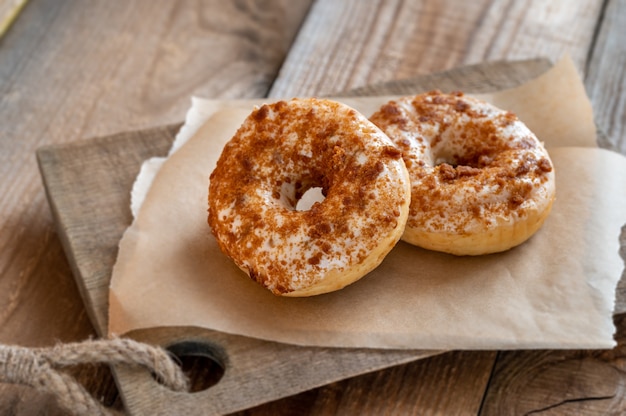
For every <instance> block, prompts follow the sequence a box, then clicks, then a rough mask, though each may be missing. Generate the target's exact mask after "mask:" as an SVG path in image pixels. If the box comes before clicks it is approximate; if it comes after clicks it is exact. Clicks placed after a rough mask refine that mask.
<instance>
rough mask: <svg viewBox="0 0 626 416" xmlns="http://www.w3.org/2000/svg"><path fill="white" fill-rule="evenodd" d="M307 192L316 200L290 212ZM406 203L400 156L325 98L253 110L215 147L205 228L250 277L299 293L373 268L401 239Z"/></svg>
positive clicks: (367, 125) (357, 118)
mask: <svg viewBox="0 0 626 416" xmlns="http://www.w3.org/2000/svg"><path fill="white" fill-rule="evenodd" d="M312 187H321V188H322V190H323V194H324V195H325V199H324V201H322V202H318V203H315V204H314V205H313V206H312V207H311V208H310V209H309V210H306V211H296V210H295V207H296V203H297V201H298V200H299V199H300V198H301V197H302V195H303V194H304V193H305V192H306V191H307V190H308V189H309V188H312ZM409 201H410V189H409V180H408V173H407V172H406V168H405V167H404V163H403V162H402V158H401V154H400V152H399V151H398V150H397V149H396V148H395V147H394V146H393V144H392V143H391V142H390V141H389V139H388V138H387V137H386V136H385V135H384V134H383V133H382V132H381V131H380V130H379V129H378V128H377V127H376V126H374V125H373V124H372V123H370V122H369V121H368V120H367V119H366V118H365V117H364V116H362V115H360V114H359V113H357V112H356V111H355V110H353V109H351V108H349V107H347V106H345V105H342V104H339V103H336V102H332V101H328V100H317V99H307V100H292V101H289V102H285V101H280V102H277V103H274V104H266V105H263V106H262V107H260V108H257V109H255V110H254V111H253V112H252V113H251V114H250V116H249V117H248V118H247V119H246V120H245V121H244V123H243V125H242V126H241V128H240V129H239V130H238V131H237V133H236V134H235V135H234V137H233V138H232V139H231V140H230V142H229V143H227V145H226V146H225V148H224V150H223V152H222V155H221V156H220V158H219V160H218V162H217V165H216V168H215V170H214V171H213V173H212V174H211V179H210V186H209V218H208V222H209V224H210V226H211V229H212V231H213V234H214V235H215V237H216V239H217V241H218V244H219V246H220V248H221V249H222V251H223V252H224V253H226V254H227V255H228V256H230V257H231V258H233V260H234V261H235V263H236V264H237V265H238V266H239V267H240V268H241V269H242V270H244V271H245V272H246V273H248V275H249V276H250V277H251V278H252V279H253V280H255V281H257V282H258V283H259V284H261V285H262V286H264V287H266V288H268V289H270V290H271V291H272V292H274V293H275V294H280V295H292V296H293V295H296V296H298V295H303V296H304V295H311V294H317V293H324V292H327V291H330V290H337V289H339V288H341V287H343V286H345V285H346V284H349V283H351V282H352V281H354V280H356V279H358V278H360V277H362V275H364V274H365V273H367V272H368V271H369V270H371V269H372V268H373V267H375V266H377V265H378V264H379V263H380V261H382V258H383V257H384V255H385V254H386V253H387V252H388V251H389V250H390V249H391V247H393V245H395V243H396V242H397V241H398V240H399V238H400V236H401V234H402V231H403V229H404V225H405V223H406V217H407V215H408V204H409ZM381 247H383V248H384V250H382V251H381ZM363 263H366V264H367V267H365V268H363V266H362V264H363ZM329 276H330V277H329Z"/></svg>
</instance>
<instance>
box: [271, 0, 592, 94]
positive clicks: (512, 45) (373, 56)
mask: <svg viewBox="0 0 626 416" xmlns="http://www.w3.org/2000/svg"><path fill="white" fill-rule="evenodd" d="M601 11H602V3H601V2H598V1H593V0H585V1H577V2H571V1H567V0H559V1H551V2H515V1H506V0H503V1H494V0H479V1H472V2H458V1H454V0H447V1H437V0H431V1H420V2H403V1H401V0H393V1H383V0H376V1H369V2H361V1H358V0H350V1H342V2H337V1H334V0H319V1H317V2H315V4H314V5H313V7H312V9H311V12H310V13H309V14H308V16H307V19H306V21H305V23H304V25H303V27H302V30H301V31H300V33H299V35H298V38H297V39H296V41H295V43H294V46H293V47H292V49H291V51H290V52H289V56H288V57H287V60H286V61H285V64H284V65H283V68H282V69H281V72H280V75H279V76H278V78H277V80H276V82H275V83H274V85H273V86H272V90H271V92H270V96H272V97H291V96H296V95H313V94H318V95H330V94H332V93H334V92H336V91H341V90H347V89H352V88H357V87H361V86H363V85H367V84H371V83H377V82H382V81H386V80H390V79H402V78H407V77H412V76H416V75H420V74H426V73H430V72H435V71H441V70H444V69H448V68H451V67H454V66H460V65H467V64H474V63H479V62H483V61H493V60H514V59H515V60H517V59H528V58H536V57H540V56H545V57H548V58H550V59H551V60H552V61H556V60H557V59H558V58H559V57H560V56H561V55H562V54H563V53H566V52H567V53H570V54H571V56H572V58H573V59H574V62H575V63H576V65H577V67H578V68H580V69H581V71H582V70H583V69H584V67H585V65H586V60H587V54H588V51H589V47H590V45H591V41H592V39H593V34H594V30H595V24H596V21H597V19H598V17H599V16H600V14H601Z"/></svg>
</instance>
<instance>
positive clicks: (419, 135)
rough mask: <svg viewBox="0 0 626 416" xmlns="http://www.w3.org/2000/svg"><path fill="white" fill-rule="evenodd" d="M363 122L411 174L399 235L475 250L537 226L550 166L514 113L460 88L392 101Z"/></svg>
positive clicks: (443, 247) (512, 241)
mask: <svg viewBox="0 0 626 416" xmlns="http://www.w3.org/2000/svg"><path fill="white" fill-rule="evenodd" d="M370 120H371V121H373V122H374V124H376V125H377V126H379V127H380V128H381V129H382V130H383V131H384V132H385V133H386V134H387V135H388V136H389V137H390V138H391V139H392V141H393V142H394V143H395V144H396V146H398V148H399V149H401V150H402V154H403V159H404V161H405V163H406V166H407V168H408V170H409V174H410V177H411V192H412V199H411V208H410V213H409V219H408V221H407V226H406V230H405V232H404V235H403V240H405V241H407V242H409V243H411V244H414V245H417V246H420V247H424V248H427V249H431V250H437V251H443V252H447V253H452V254H457V255H479V254H487V253H494V252H500V251H504V250H508V249H510V248H512V247H514V246H516V245H518V244H521V243H522V242H524V241H525V240H527V239H528V238H529V237H530V236H532V235H533V234H534V233H535V232H536V231H537V230H538V229H539V228H540V227H541V225H542V224H543V222H544V220H545V219H546V217H547V216H548V213H549V212H550V209H551V207H552V202H553V200H554V196H555V178H554V169H553V165H552V162H551V160H550V157H549V156H548V153H547V151H546V150H545V148H544V147H543V145H542V143H541V142H539V140H538V139H537V137H536V136H535V135H534V134H533V133H532V132H531V131H530V130H529V129H528V128H527V127H526V125H525V124H523V123H522V122H521V121H520V120H519V119H518V118H517V117H516V116H515V115H514V114H512V113H510V112H506V111H503V110H500V109H498V108H496V107H494V106H493V105H491V104H488V103H486V102H483V101H481V100H478V99H475V98H472V97H468V96H464V95H463V94H462V93H454V94H443V93H441V92H438V91H432V92H430V93H426V94H422V95H417V96H414V97H405V98H401V99H398V100H395V101H391V102H389V103H387V104H385V105H384V106H382V107H381V108H380V110H379V111H378V112H376V113H375V114H374V115H372V117H370Z"/></svg>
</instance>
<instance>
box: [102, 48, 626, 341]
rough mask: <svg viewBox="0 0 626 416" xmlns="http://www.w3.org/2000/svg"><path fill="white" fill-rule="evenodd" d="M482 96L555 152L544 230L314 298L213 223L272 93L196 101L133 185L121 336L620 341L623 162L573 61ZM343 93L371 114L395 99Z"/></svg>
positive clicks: (113, 309) (421, 260)
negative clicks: (225, 181)
mask: <svg viewBox="0 0 626 416" xmlns="http://www.w3.org/2000/svg"><path fill="white" fill-rule="evenodd" d="M480 97H481V98H483V99H486V100H487V101H490V102H492V103H493V104H495V105H497V106H499V107H501V108H505V109H508V110H511V111H513V112H515V113H517V115H518V116H519V117H520V118H521V119H522V120H523V121H525V122H526V123H527V124H528V125H529V127H530V128H531V129H532V130H534V131H535V133H536V134H537V135H538V137H539V138H540V139H541V140H542V141H544V142H545V143H546V146H547V147H548V149H549V151H550V155H551V157H552V159H553V162H554V164H555V166H556V173H557V200H556V202H555V204H554V207H553V211H552V213H551V215H550V216H549V218H548V219H547V221H546V223H545V224H544V226H543V228H542V229H541V230H540V231H539V232H538V233H537V234H536V235H535V236H534V237H532V238H531V239H530V240H529V241H528V242H526V243H525V244H523V245H521V246H519V247H517V248H514V249H512V250H510V251H508V252H505V253H500V254H494V255H487V256H480V257H454V256H451V255H447V254H441V253H435V252H430V251H427V250H422V249H419V248H416V247H413V246H410V245H408V244H405V243H399V244H398V245H397V246H396V247H395V248H394V249H393V250H392V252H391V253H390V254H389V255H388V256H387V258H386V259H385V260H384V261H383V263H382V264H381V265H380V266H379V267H378V268H377V269H376V270H374V271H373V272H371V273H370V274H368V275H367V276H365V277H364V278H363V279H361V280H360V281H358V282H356V283H354V284H352V285H350V286H348V287H347V288H345V289H343V290H340V291H338V292H333V293H330V294H325V295H320V296H316V297H311V298H281V297H276V296H274V295H272V294H271V293H270V292H269V291H267V290H265V289H263V288H261V287H260V286H258V285H257V284H256V283H254V282H252V281H251V280H250V279H249V278H247V277H246V276H245V275H244V274H243V273H242V272H241V271H240V270H239V269H238V268H237V267H236V266H235V265H234V264H233V262H232V261H231V260H230V259H228V258H226V257H225V256H224V255H223V254H222V253H221V252H220V250H219V248H218V247H217V244H216V242H215V241H214V239H213V237H212V236H211V233H210V230H209V227H208V225H207V222H206V217H207V192H208V177H209V174H210V172H211V171H212V170H213V167H214V165H215V162H216V160H217V158H218V157H219V154H220V152H221V148H222V147H223V145H224V143H225V142H226V141H227V140H228V139H230V137H231V136H232V135H233V133H234V132H235V131H236V129H237V128H238V127H239V125H240V124H241V122H242V121H243V119H244V118H245V117H246V116H247V115H248V114H249V112H250V111H251V109H252V106H253V105H254V104H259V103H261V102H263V101H262V100H252V101H249V100H248V101H216V100H202V99H193V103H192V107H191V109H190V111H189V113H188V116H187V120H186V123H185V126H184V127H183V129H182V130H181V132H180V133H179V136H178V137H177V140H176V144H175V146H174V147H173V149H172V152H171V154H170V156H169V157H168V158H167V160H165V161H163V160H154V161H151V162H149V163H147V164H146V165H145V166H144V169H142V173H141V174H140V176H139V178H138V181H137V183H136V186H135V189H134V191H133V203H132V205H133V210H134V213H135V221H134V222H133V224H132V225H131V226H130V227H129V228H128V230H127V231H126V233H125V235H124V237H123V239H122V241H121V243H120V248H119V256H118V260H117V263H116V265H115V268H114V272H113V277H112V282H111V290H110V311H109V312H110V315H109V319H110V322H109V332H110V334H118V335H121V334H124V333H126V332H129V331H131V330H134V329H141V328H151V327H160V326H180V327H183V326H198V327H204V328H209V329H213V330H218V331H223V332H227V333H232V334H240V335H245V336H250V337H256V338H262V339H267V340H274V341H279V342H285V343H293V344H300V345H310V346H331V347H371V348H411V349H518V348H520V349H521V348H523V349H528V348H610V347H612V346H613V345H615V342H614V340H613V333H614V330H615V328H614V325H613V321H612V311H613V306H614V296H615V288H616V285H617V282H618V280H619V278H620V276H621V274H622V270H623V267H624V263H623V260H622V259H621V258H620V256H619V247H620V246H619V235H620V229H621V226H622V225H623V224H624V223H625V222H626V158H624V157H623V156H621V155H619V154H616V153H612V152H609V151H606V150H601V149H598V148H597V147H596V141H595V125H594V122H593V116H592V111H591V106H590V103H589V100H588V98H587V96H586V94H585V90H584V88H583V86H582V84H581V82H580V79H579V78H578V75H577V73H576V71H575V69H574V67H573V65H572V63H571V61H570V60H569V59H567V58H566V59H563V60H562V61H561V62H559V63H558V64H557V65H555V66H554V67H553V68H552V69H551V70H550V71H549V72H547V73H546V74H544V75H542V76H541V77H539V78H537V79H536V80H533V81H531V82H529V83H527V84H525V85H523V86H521V87H518V88H515V89H512V90H506V91H502V92H498V93H494V94H489V95H481V96H480ZM341 100H342V101H343V102H345V103H347V104H349V105H352V106H353V107H355V108H356V109H358V110H359V111H361V112H362V113H363V114H365V115H370V114H371V113H373V112H374V111H375V110H376V109H377V108H378V107H379V106H380V105H381V104H382V103H384V102H386V101H387V100H388V97H367V98H354V99H352V98H342V99H341ZM163 162H164V163H163ZM152 178H154V180H153V181H152Z"/></svg>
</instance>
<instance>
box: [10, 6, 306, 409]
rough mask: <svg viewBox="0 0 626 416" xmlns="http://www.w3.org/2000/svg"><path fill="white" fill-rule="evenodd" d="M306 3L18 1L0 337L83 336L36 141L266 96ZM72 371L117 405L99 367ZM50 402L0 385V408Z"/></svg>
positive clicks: (51, 339)
mask: <svg viewBox="0 0 626 416" xmlns="http://www.w3.org/2000/svg"><path fill="white" fill-rule="evenodd" d="M309 3H310V1H308V0H306V1H299V2H289V1H277V2H272V3H271V4H265V3H263V2H257V1H248V2H246V1H242V2H220V1H187V0H184V1H176V2H172V1H163V0H160V1H126V2H109V1H91V2H84V1H75V0H64V1H53V0H52V1H51V0H31V1H29V2H28V4H27V5H26V6H25V7H24V9H23V11H22V13H21V14H20V16H19V18H18V19H17V20H16V21H15V22H14V24H13V25H12V26H11V28H10V29H9V30H8V31H7V32H6V34H5V35H4V37H3V38H2V41H1V43H0V177H2V179H1V180H0V342H3V343H10V344H20V345H25V346H43V345H51V344H54V343H55V342H58V341H61V342H65V341H77V340H82V339H85V338H87V337H89V336H92V335H94V334H95V332H94V329H93V327H92V326H91V324H90V321H89V317H88V316H87V313H86V312H85V308H84V306H83V305H82V301H81V297H80V295H79V292H78V290H77V288H76V285H75V283H74V281H73V279H72V271H71V270H70V267H69V265H68V262H67V261H66V259H65V255H64V253H63V249H62V246H61V242H60V239H59V236H58V235H57V233H56V231H55V228H54V224H53V219H52V216H51V214H50V210H49V207H48V204H47V202H46V198H45V194H44V190H43V187H42V184H41V179H40V176H39V171H38V169H37V165H36V161H35V157H34V153H35V150H36V149H37V148H38V147H40V146H42V145H47V144H54V143H66V142H72V141H76V140H79V139H84V138H87V137H90V136H94V135H102V134H110V133H114V132H117V131H124V130H130V129H136V128H143V127H147V126H155V125H164V124H167V123H168V122H169V121H172V120H173V121H176V122H180V121H182V120H183V118H184V114H185V112H186V110H187V108H188V106H189V96H190V95H191V94H204V95H208V96H214V97H228V98H237V97H252V96H259V95H263V94H265V93H266V91H267V90H268V89H269V87H270V86H271V84H272V82H273V80H274V78H275V75H276V73H277V72H278V70H279V68H280V65H281V63H282V61H283V59H284V56H285V55H286V53H287V51H288V49H289V46H290V44H291V42H292V39H293V37H294V36H295V33H296V32H297V30H298V28H299V26H300V21H301V20H302V18H303V16H304V15H305V13H306V12H307V10H308V7H309ZM76 371H77V374H78V375H79V376H80V378H81V380H83V381H84V384H86V385H87V386H88V387H89V388H90V389H91V390H92V391H93V392H94V393H95V394H96V395H97V396H98V397H102V396H103V395H104V400H105V401H107V402H112V401H113V402H115V400H116V393H115V388H114V386H113V384H112V379H111V377H110V375H109V376H108V377H107V376H106V373H107V370H106V369H102V370H101V371H96V372H93V374H92V372H90V371H87V370H85V369H80V368H79V369H77V370H76ZM103 371H104V373H103ZM50 403H51V402H50V400H49V398H46V397H45V396H42V395H39V394H37V393H35V392H34V390H33V389H28V388H15V387H12V386H6V385H0V413H2V414H7V413H8V414H17V415H21V414H33V413H35V412H36V411H35V410H34V409H37V408H39V409H46V410H45V411H46V412H49V414H55V411H56V410H55V409H54V407H50V406H51V404H50ZM42 411H43V410H42ZM46 414H48V413H46ZM58 414H63V413H62V412H60V411H59V413H58Z"/></svg>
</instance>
